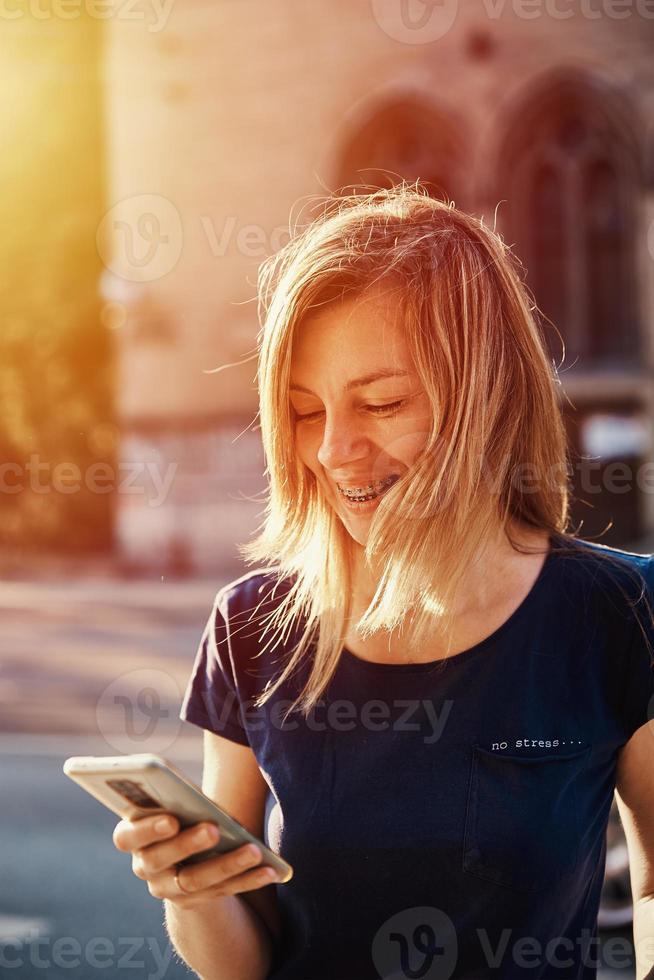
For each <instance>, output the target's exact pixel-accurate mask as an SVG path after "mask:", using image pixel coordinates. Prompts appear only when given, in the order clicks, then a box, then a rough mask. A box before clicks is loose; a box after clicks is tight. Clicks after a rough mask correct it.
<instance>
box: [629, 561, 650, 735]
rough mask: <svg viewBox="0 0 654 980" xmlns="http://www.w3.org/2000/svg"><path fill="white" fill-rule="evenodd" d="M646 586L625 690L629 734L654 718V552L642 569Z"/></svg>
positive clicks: (638, 607)
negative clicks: (653, 614) (653, 616)
mask: <svg viewBox="0 0 654 980" xmlns="http://www.w3.org/2000/svg"><path fill="white" fill-rule="evenodd" d="M641 571H642V574H643V578H644V579H645V585H646V589H645V590H644V595H643V597H642V598H641V599H640V600H639V601H638V602H637V604H636V606H635V607H634V616H635V621H634V623H633V629H632V633H631V641H630V645H629V648H628V653H627V658H626V665H627V676H626V678H625V684H624V689H623V698H622V715H623V720H624V725H625V730H626V733H627V737H628V738H631V736H632V735H633V734H634V732H636V731H637V730H638V729H639V728H641V727H642V726H643V725H646V724H647V722H648V721H650V720H652V719H654V626H653V625H652V614H651V613H650V609H648V608H647V603H646V602H645V598H646V599H647V601H648V602H649V606H650V608H651V610H652V612H654V555H648V556H646V561H645V563H644V565H643V567H642V568H641Z"/></svg>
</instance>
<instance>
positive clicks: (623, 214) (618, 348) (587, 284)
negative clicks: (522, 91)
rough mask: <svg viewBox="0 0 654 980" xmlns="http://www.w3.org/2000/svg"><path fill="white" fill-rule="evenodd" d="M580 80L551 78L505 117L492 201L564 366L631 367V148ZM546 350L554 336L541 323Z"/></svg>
mask: <svg viewBox="0 0 654 980" xmlns="http://www.w3.org/2000/svg"><path fill="white" fill-rule="evenodd" d="M610 103H611V99H609V98H606V97H603V93H600V92H598V90H597V87H596V86H595V85H593V84H592V83H591V82H590V81H588V80H586V79H584V78H582V77H573V78H566V79H562V80H558V81H557V82H554V83H552V82H550V83H549V84H548V85H547V86H545V87H543V90H541V91H540V92H537V93H536V94H533V95H532V96H531V97H530V98H529V99H528V100H525V101H524V102H523V103H522V105H521V106H520V107H519V109H518V110H517V111H515V112H514V113H513V114H512V117H511V119H510V120H509V123H508V127H507V128H508V135H507V137H506V140H505V145H504V147H503V149H502V153H501V158H500V164H499V185H498V186H497V187H496V192H495V195H494V196H495V199H496V200H498V201H499V200H501V201H503V202H506V203H505V204H504V203H503V204H502V205H501V207H500V214H501V215H502V230H503V231H504V232H505V236H506V237H507V240H508V241H509V242H510V243H511V244H512V245H513V246H514V248H515V251H516V252H517V254H518V256H519V257H520V259H521V260H522V262H523V264H524V265H525V266H526V268H527V280H526V281H527V284H528V286H529V287H530V288H531V290H532V292H533V293H534V296H535V298H536V302H537V304H538V306H539V308H540V309H541V311H542V313H543V314H544V315H545V317H546V318H547V319H548V320H551V321H552V323H553V324H554V326H555V327H556V329H557V330H558V331H559V332H560V334H561V335H562V337H563V340H564V342H565V348H566V349H565V364H566V366H570V365H572V364H573V363H574V364H575V366H578V367H580V368H596V367H616V368H617V367H620V366H628V365H631V364H636V363H637V362H638V360H639V358H640V356H641V349H640V332H639V324H638V303H637V295H636V293H637V281H636V260H635V249H634V237H635V212H636V198H635V195H636V193H637V190H638V181H639V177H638V151H637V147H636V145H635V141H634V140H633V138H632V136H631V134H630V131H629V128H628V127H627V126H626V124H625V123H624V120H623V119H622V118H621V114H620V113H619V112H617V111H616V110H615V107H614V106H611V105H610ZM545 333H546V336H547V337H548V339H549V341H550V344H551V349H552V356H553V357H554V358H555V360H556V361H557V363H558V362H559V360H560V358H561V353H562V352H561V346H560V341H559V340H558V337H557V335H556V333H555V332H554V331H553V330H552V329H547V324H546V329H545Z"/></svg>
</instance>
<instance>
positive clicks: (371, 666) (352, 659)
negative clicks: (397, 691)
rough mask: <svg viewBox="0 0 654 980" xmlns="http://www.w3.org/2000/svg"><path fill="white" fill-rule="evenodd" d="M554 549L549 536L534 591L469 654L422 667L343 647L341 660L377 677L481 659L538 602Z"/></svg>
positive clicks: (469, 651) (470, 650)
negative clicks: (369, 657)
mask: <svg viewBox="0 0 654 980" xmlns="http://www.w3.org/2000/svg"><path fill="white" fill-rule="evenodd" d="M553 556H554V547H553V542H552V535H549V548H548V551H547V554H546V556H545V561H544V562H543V564H542V566H541V569H540V572H539V573H538V576H537V578H536V580H535V581H534V584H533V585H532V587H531V589H530V590H529V592H528V593H527V595H526V596H525V597H524V599H523V600H522V602H521V603H520V605H519V606H518V607H517V608H516V609H514V611H513V612H512V613H511V615H510V616H509V617H508V619H505V620H504V622H503V623H501V624H500V625H499V626H498V627H497V629H496V630H494V631H493V632H492V633H490V634H489V635H488V636H486V637H484V639H483V640H480V641H479V642H478V643H475V644H474V646H471V647H468V649H467V650H461V651H460V652H459V653H455V654H452V655H451V656H449V657H441V658H439V659H438V660H425V661H423V662H421V663H413V664H412V663H406V664H397V663H383V662H382V661H379V660H364V659H363V658H362V657H359V656H357V654H356V653H352V651H351V650H349V649H348V648H347V647H345V646H344V647H343V648H342V650H341V656H342V658H343V660H344V661H346V662H348V663H350V664H352V665H353V666H357V667H360V668H362V669H363V670H369V671H374V672H376V673H380V672H386V673H414V672H415V673H420V672H421V671H426V670H433V669H434V668H438V666H439V665H442V666H444V665H445V664H446V663H449V664H460V663H465V662H466V661H467V660H470V659H471V658H472V657H475V656H477V655H478V654H479V653H482V652H484V651H485V650H486V649H487V648H488V647H489V646H491V645H492V644H493V643H495V642H496V641H497V640H499V639H500V638H501V637H503V635H504V633H506V632H508V631H509V630H510V629H511V628H512V627H513V626H514V624H515V623H516V621H517V620H519V619H521V618H522V617H523V616H524V614H525V613H526V612H528V610H529V607H530V606H531V605H532V603H533V602H534V600H535V599H536V598H537V595H538V593H539V592H540V590H541V587H542V584H543V581H544V580H545V577H546V574H547V572H548V570H549V568H550V567H551V566H552V564H553Z"/></svg>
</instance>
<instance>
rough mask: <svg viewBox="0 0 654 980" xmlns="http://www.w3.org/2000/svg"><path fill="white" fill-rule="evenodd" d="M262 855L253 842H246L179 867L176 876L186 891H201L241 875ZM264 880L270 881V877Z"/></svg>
mask: <svg viewBox="0 0 654 980" xmlns="http://www.w3.org/2000/svg"><path fill="white" fill-rule="evenodd" d="M261 859H262V855H261V851H260V849H259V848H258V847H257V846H256V845H255V844H246V845H245V846H244V847H239V848H237V849H236V850H235V851H230V852H229V853H228V854H220V855H219V856H218V857H216V858H209V859H208V860H207V861H202V862H200V863H198V864H194V865H192V866H187V867H185V868H179V869H178V874H177V877H178V879H179V881H180V884H181V886H182V888H183V889H185V891H187V892H196V891H202V890H203V889H205V888H212V887H214V886H215V885H221V884H222V883H223V882H225V881H227V879H229V878H233V877H234V876H235V875H242V874H243V872H244V871H249V870H250V869H251V868H254V867H256V866H257V865H258V864H260V863H261ZM266 880H268V881H270V880H271V879H270V878H267V879H266Z"/></svg>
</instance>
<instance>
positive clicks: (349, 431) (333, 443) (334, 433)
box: [317, 416, 369, 472]
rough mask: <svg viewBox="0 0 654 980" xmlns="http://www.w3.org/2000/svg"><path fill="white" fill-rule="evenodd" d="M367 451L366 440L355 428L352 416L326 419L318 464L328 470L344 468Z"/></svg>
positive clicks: (363, 456) (361, 457)
mask: <svg viewBox="0 0 654 980" xmlns="http://www.w3.org/2000/svg"><path fill="white" fill-rule="evenodd" d="M368 452H369V446H368V440H367V438H366V436H365V434H364V433H363V432H361V431H360V430H359V429H357V426H356V423H355V422H353V421H352V416H340V417H338V418H337V417H334V416H332V418H331V419H329V418H328V419H327V420H326V422H325V428H324V431H323V437H322V442H321V444H320V448H319V449H318V453H317V456H318V462H319V463H320V465H321V466H323V467H324V468H325V469H326V470H327V471H328V472H329V471H330V470H339V469H344V468H346V467H347V466H348V464H349V463H353V462H356V461H357V460H360V459H365V458H366V456H367V455H368Z"/></svg>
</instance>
